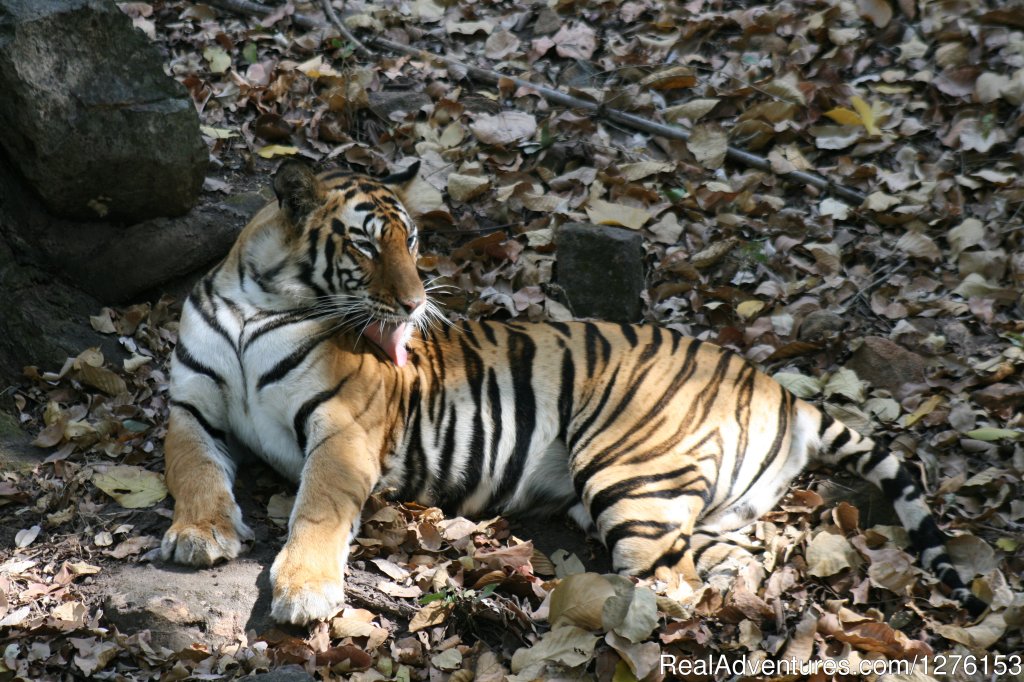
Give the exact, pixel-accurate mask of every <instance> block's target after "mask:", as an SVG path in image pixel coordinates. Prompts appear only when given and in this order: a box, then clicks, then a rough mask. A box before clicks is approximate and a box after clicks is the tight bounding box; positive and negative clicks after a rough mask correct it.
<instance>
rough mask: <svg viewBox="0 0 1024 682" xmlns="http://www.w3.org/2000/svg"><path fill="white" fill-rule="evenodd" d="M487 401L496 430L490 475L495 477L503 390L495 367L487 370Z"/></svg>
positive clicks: (499, 443) (492, 444) (492, 447)
mask: <svg viewBox="0 0 1024 682" xmlns="http://www.w3.org/2000/svg"><path fill="white" fill-rule="evenodd" d="M487 402H488V407H489V408H490V410H491V423H492V425H493V426H494V430H493V432H492V433H491V464H490V473H489V474H488V477H489V478H491V479H492V480H493V479H494V467H495V465H496V464H497V462H498V454H499V452H498V450H499V446H500V445H501V421H502V419H501V417H502V412H501V392H500V391H499V390H498V376H497V375H496V374H495V372H494V368H493V367H490V368H488V370H487Z"/></svg>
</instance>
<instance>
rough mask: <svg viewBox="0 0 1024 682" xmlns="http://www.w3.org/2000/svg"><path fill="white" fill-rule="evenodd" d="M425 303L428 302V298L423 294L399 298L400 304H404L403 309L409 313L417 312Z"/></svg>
mask: <svg viewBox="0 0 1024 682" xmlns="http://www.w3.org/2000/svg"><path fill="white" fill-rule="evenodd" d="M424 303H426V299H425V298H424V297H423V296H408V297H406V298H400V299H398V305H400V306H402V310H404V311H405V312H406V314H409V315H411V314H412V313H414V312H416V311H417V310H418V309H419V308H420V306H422V305H423V304H424Z"/></svg>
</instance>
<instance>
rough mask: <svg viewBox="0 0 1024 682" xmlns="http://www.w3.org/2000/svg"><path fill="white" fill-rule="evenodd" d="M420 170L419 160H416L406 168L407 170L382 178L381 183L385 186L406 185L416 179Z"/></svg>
mask: <svg viewBox="0 0 1024 682" xmlns="http://www.w3.org/2000/svg"><path fill="white" fill-rule="evenodd" d="M419 170H420V161H419V159H416V160H415V161H413V163H412V164H411V165H410V166H408V167H407V168H405V170H400V171H398V172H397V173H392V174H391V175H389V176H387V177H385V178H381V179H380V182H382V183H383V184H385V185H404V184H406V183H408V182H409V181H411V180H412V179H413V178H415V177H416V174H417V173H419Z"/></svg>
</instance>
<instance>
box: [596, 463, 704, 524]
mask: <svg viewBox="0 0 1024 682" xmlns="http://www.w3.org/2000/svg"><path fill="white" fill-rule="evenodd" d="M696 470H697V466H696V465H695V464H687V465H686V466H683V467H680V468H679V469H675V470H673V471H664V472H662V473H660V474H650V475H647V476H633V477H631V478H626V479H623V480H621V481H617V482H615V483H612V484H611V485H609V486H608V487H607V488H604V489H602V490H599V491H597V492H596V493H594V494H593V495H592V496H591V498H590V504H589V505H588V511H589V512H590V518H592V519H594V521H595V522H596V521H597V519H598V517H600V516H601V514H602V513H604V512H605V511H606V510H607V509H608V508H609V507H611V506H612V505H613V504H615V503H616V502H619V501H620V500H622V499H624V498H627V497H633V493H634V492H635V491H636V490H637V489H638V488H642V487H644V486H647V485H652V484H654V483H660V482H662V481H669V480H672V479H676V478H679V477H680V476H685V475H686V474H690V473H693V472H694V471H696ZM659 492H661V491H659ZM666 492H671V493H672V495H671V496H672V497H675V496H677V495H682V494H684V493H685V490H682V489H681V486H674V487H672V488H670V489H669V490H668V491H666Z"/></svg>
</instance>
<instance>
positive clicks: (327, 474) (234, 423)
mask: <svg viewBox="0 0 1024 682" xmlns="http://www.w3.org/2000/svg"><path fill="white" fill-rule="evenodd" d="M418 167H419V163H418V162H416V163H414V164H413V165H411V166H409V167H408V168H407V169H406V170H404V171H400V172H397V173H395V174H392V175H390V176H388V177H385V178H381V179H373V178H371V177H368V176H365V175H360V174H356V173H353V172H350V171H345V170H329V171H326V172H324V173H321V174H319V175H318V174H317V173H316V172H314V171H313V170H312V169H311V168H310V167H309V166H308V165H306V164H304V163H302V162H299V161H289V162H285V163H284V164H282V165H281V166H280V167H279V169H278V170H277V171H276V173H275V174H274V175H273V189H274V193H275V195H276V200H274V201H272V202H270V203H269V204H267V205H266V206H265V207H264V208H263V209H262V210H260V211H259V212H258V213H257V214H256V215H255V216H254V218H253V219H252V220H251V222H250V223H249V224H248V225H247V226H246V227H245V228H244V229H243V230H242V232H241V233H240V235H239V237H238V239H237V241H236V243H235V244H234V246H233V247H232V249H231V251H230V253H229V254H228V255H227V256H226V258H225V259H224V260H223V261H222V262H221V263H220V264H219V265H217V266H216V267H214V268H213V269H212V270H211V271H210V272H209V274H207V275H206V276H205V277H203V278H202V279H201V280H200V281H199V282H198V283H197V284H196V286H195V288H194V289H193V290H192V292H191V293H190V295H189V296H188V298H187V300H186V302H185V304H184V305H183V312H182V317H181V323H180V328H179V334H178V341H177V345H176V347H175V349H174V352H173V356H172V361H171V369H170V382H169V393H170V400H169V405H170V408H169V412H170V414H169V421H168V426H167V435H166V440H165V448H164V451H165V464H166V482H167V486H168V488H169V490H170V492H171V494H172V496H173V498H174V501H175V503H174V513H173V519H172V523H171V526H170V528H169V529H168V530H167V531H166V533H165V535H164V537H163V539H162V542H161V553H162V556H163V557H164V559H165V560H169V561H174V562H178V563H181V564H186V565H192V566H197V567H203V566H209V565H212V564H214V563H216V562H218V561H222V560H230V559H233V558H235V557H236V556H238V555H239V553H240V552H241V551H242V548H243V542H247V541H249V540H252V538H253V533H252V531H251V530H250V528H249V527H248V525H247V524H246V523H245V521H244V520H243V518H242V515H241V512H240V510H239V507H238V504H237V503H236V501H235V498H234V494H233V483H234V479H235V474H236V471H237V467H238V460H237V459H236V453H237V452H239V451H240V450H243V449H248V450H249V451H252V452H254V453H256V454H257V455H258V456H259V457H260V458H262V459H263V460H264V461H265V462H266V463H268V464H269V465H270V466H271V467H273V468H274V469H276V470H277V471H278V472H280V473H281V474H282V475H283V476H284V477H286V478H288V479H290V480H291V481H293V482H295V483H296V484H297V485H298V490H297V493H296V498H295V502H294V506H293V509H292V512H291V515H290V518H289V520H288V535H287V539H286V541H285V542H284V545H283V547H282V549H281V550H280V552H279V553H278V554H277V556H276V558H275V559H274V561H273V564H272V566H271V570H270V578H271V584H272V593H273V595H272V603H271V616H272V617H273V618H274V619H275V620H276V621H278V622H283V623H295V624H307V623H311V622H315V621H319V620H324V619H328V618H330V617H332V616H333V615H334V614H336V613H337V612H338V611H339V610H340V609H341V608H342V607H343V605H344V603H345V586H344V571H345V566H346V563H347V561H348V555H349V545H350V542H351V541H352V539H353V538H354V537H355V536H356V534H357V533H358V530H359V523H360V514H361V510H362V508H363V506H364V503H365V502H366V501H367V499H368V498H369V497H370V495H371V494H372V493H374V492H375V491H390V492H391V494H392V496H393V497H394V498H395V499H398V500H404V501H409V500H415V501H417V502H419V503H421V504H423V505H430V506H439V507H441V508H442V509H444V510H446V511H448V512H451V513H456V514H461V515H466V516H474V515H479V514H481V513H483V512H485V511H487V512H497V513H501V514H508V515H517V514H526V513H549V514H557V513H566V512H568V513H569V514H570V515H571V517H572V518H574V519H575V520H576V521H577V522H578V523H579V524H580V525H581V526H583V527H584V528H586V529H589V531H590V532H592V533H593V534H595V535H596V536H597V537H599V538H600V540H601V541H602V542H603V543H604V545H605V546H606V548H607V550H608V552H609V553H610V557H611V563H612V567H613V569H614V570H615V571H617V572H619V573H621V574H623V575H629V576H637V577H639V578H651V579H655V580H663V581H665V584H670V583H671V582H672V581H675V584H681V583H682V582H686V583H687V584H692V585H699V584H700V581H701V580H702V579H706V578H708V577H709V576H718V577H720V576H721V575H722V574H721V573H716V571H718V570H719V569H722V570H725V571H729V570H731V571H733V573H732V574H731V575H735V562H736V561H741V560H743V559H744V556H743V553H744V552H746V551H747V550H746V549H745V548H743V547H740V546H739V545H737V544H736V543H730V542H728V541H727V540H725V539H724V538H725V537H726V535H727V534H728V533H729V532H730V531H734V530H736V529H741V528H743V527H745V526H749V525H750V524H751V523H752V522H754V521H755V520H757V519H758V518H759V517H761V516H762V515H763V514H765V513H766V512H768V511H770V510H771V509H772V508H773V507H774V506H775V505H776V504H777V503H778V502H779V501H780V499H781V498H782V497H783V496H784V495H785V494H786V492H787V490H788V489H789V488H790V485H791V483H792V482H793V480H794V478H795V477H796V476H798V475H799V474H800V473H801V472H803V471H804V470H805V469H806V468H807V467H808V466H809V465H811V464H821V465H825V466H828V467H832V468H845V469H849V470H851V471H853V472H855V473H856V474H857V475H859V476H861V477H862V478H864V479H866V480H867V481H870V482H871V483H873V484H875V485H877V486H878V487H879V488H881V490H882V491H883V492H884V493H885V494H886V495H887V496H888V497H889V498H890V499H891V500H893V503H894V506H895V510H896V512H897V513H898V516H899V518H900V519H901V522H902V523H903V525H904V526H905V527H906V529H907V531H908V533H909V536H910V539H911V541H912V544H913V546H914V548H915V549H916V551H917V553H918V557H919V559H920V561H921V563H922V564H923V566H924V567H926V568H928V569H929V570H931V571H932V572H933V573H934V574H935V576H936V577H937V578H938V579H939V580H940V581H941V582H942V583H944V584H945V586H947V588H948V590H949V591H950V592H951V593H952V595H953V597H955V598H956V599H958V600H959V601H960V602H961V604H962V605H963V606H964V607H966V609H967V610H968V611H969V612H970V614H972V615H973V616H978V615H980V614H982V613H983V612H984V611H985V609H986V608H987V605H986V604H985V602H984V601H982V600H980V599H979V598H978V597H976V596H974V595H973V594H972V592H971V590H970V589H969V588H968V587H967V585H966V584H965V583H964V582H963V580H962V579H961V577H960V575H959V574H958V573H957V571H956V570H955V568H954V566H953V564H952V561H951V559H950V557H949V555H948V553H947V551H946V549H945V540H946V536H945V534H944V533H943V532H942V531H941V530H940V529H939V526H938V525H937V523H936V521H935V518H934V517H933V516H932V514H931V512H930V510H929V507H928V506H927V504H926V502H925V499H924V495H923V490H922V487H921V485H920V484H919V482H918V481H917V479H916V478H915V477H914V476H912V475H911V474H910V472H909V471H908V469H907V467H906V466H904V465H903V463H902V461H901V459H900V457H899V455H897V454H896V453H894V452H892V451H891V450H890V449H889V448H887V447H886V446H885V445H883V444H882V443H881V442H876V441H875V440H872V439H871V438H868V437H865V436H862V435H861V434H859V433H858V432H856V431H854V430H852V429H850V428H848V427H847V426H845V425H844V424H842V423H841V422H839V421H837V420H836V419H834V418H833V417H831V416H829V415H828V414H827V413H826V412H823V411H821V410H820V409H818V408H817V407H815V406H813V405H811V404H810V403H808V402H805V401H803V400H801V399H799V398H797V397H795V396H794V395H793V394H791V393H790V392H789V391H787V390H786V389H784V388H783V387H782V386H781V385H780V384H779V383H778V382H776V381H775V380H774V379H772V378H771V377H769V376H768V375H767V374H764V373H763V372H761V371H759V370H758V369H756V368H755V367H754V366H753V365H751V364H750V363H749V362H747V361H746V360H745V359H744V358H742V357H741V356H739V355H738V354H735V353H733V352H730V351H728V350H725V349H723V348H720V347H718V346H716V345H714V344H712V343H708V342H703V341H700V340H697V339H695V338H690V337H687V336H684V335H682V334H680V333H678V332H676V331H673V330H670V329H667V328H662V327H660V326H658V325H656V324H645V325H633V324H617V323H609V322H600V321H586V320H582V321H570V322H558V321H548V322H538V323H529V322H525V321H520V320H518V319H514V318H513V319H510V320H507V321H495V320H490V321H488V320H479V321H461V322H449V323H447V324H440V323H439V321H440V320H441V319H442V317H443V313H442V312H441V311H440V308H439V306H438V305H437V304H436V303H435V300H434V298H433V297H431V296H430V295H428V294H429V291H428V288H427V286H426V285H425V284H424V283H423V281H422V279H421V277H420V275H419V271H418V269H417V258H418V252H419V239H418V232H417V227H416V224H415V223H414V222H413V220H412V219H411V217H410V215H409V213H408V212H407V210H406V209H405V207H404V206H403V203H402V201H401V199H400V197H401V194H402V191H403V190H404V188H405V187H407V186H408V183H409V182H410V181H412V180H413V179H414V178H416V177H417V173H418ZM723 567H724V568H723ZM730 567H732V568H730ZM725 575H730V574H729V573H728V572H727V573H725Z"/></svg>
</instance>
